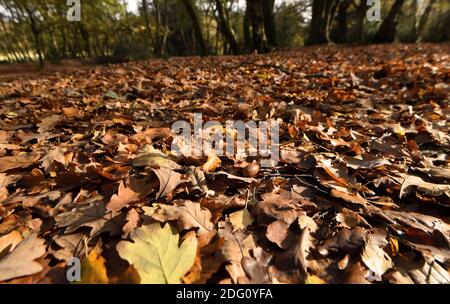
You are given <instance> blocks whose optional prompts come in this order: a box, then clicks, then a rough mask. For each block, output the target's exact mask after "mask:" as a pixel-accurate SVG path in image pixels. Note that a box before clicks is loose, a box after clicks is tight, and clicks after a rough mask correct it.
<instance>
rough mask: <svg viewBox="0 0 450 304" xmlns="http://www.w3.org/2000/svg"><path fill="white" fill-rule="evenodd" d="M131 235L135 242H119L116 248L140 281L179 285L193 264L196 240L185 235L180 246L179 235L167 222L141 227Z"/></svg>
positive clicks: (143, 282)
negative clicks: (185, 237)
mask: <svg viewBox="0 0 450 304" xmlns="http://www.w3.org/2000/svg"><path fill="white" fill-rule="evenodd" d="M130 237H131V239H132V240H133V242H134V243H131V242H128V241H121V242H119V243H118V244H117V251H118V252H119V255H120V257H121V258H123V259H125V260H126V261H128V262H129V263H130V265H132V266H133V267H134V268H135V269H136V270H137V271H138V273H139V276H140V278H141V283H142V284H178V283H180V280H181V277H182V276H183V275H184V274H186V273H187V272H188V271H189V269H190V268H191V267H192V265H193V264H194V260H195V255H196V252H197V239H196V238H195V237H190V238H187V239H185V240H184V241H183V242H182V243H181V245H180V246H179V245H178V239H179V235H178V234H176V233H174V232H173V231H172V229H171V227H170V225H169V224H165V225H164V227H163V228H161V225H160V224H152V225H147V226H142V227H141V228H137V229H135V230H134V231H132V232H131V234H130Z"/></svg>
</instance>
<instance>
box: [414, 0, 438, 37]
mask: <svg viewBox="0 0 450 304" xmlns="http://www.w3.org/2000/svg"><path fill="white" fill-rule="evenodd" d="M435 3H436V0H430V2H428V5H427V7H426V8H425V11H424V12H423V15H422V16H421V17H420V20H419V25H418V26H417V30H416V33H415V34H416V40H419V39H420V35H421V34H422V32H423V29H424V28H425V25H426V23H427V21H428V17H429V16H430V13H431V10H432V9H433V5H434V4H435Z"/></svg>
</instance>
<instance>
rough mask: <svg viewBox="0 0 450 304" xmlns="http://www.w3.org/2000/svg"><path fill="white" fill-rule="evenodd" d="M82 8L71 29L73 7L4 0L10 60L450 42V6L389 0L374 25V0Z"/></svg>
mask: <svg viewBox="0 0 450 304" xmlns="http://www.w3.org/2000/svg"><path fill="white" fill-rule="evenodd" d="M131 3H133V4H135V5H136V4H137V8H136V9H134V10H133V11H131V10H130V9H127V6H128V7H130V6H129V5H130V4H131ZM81 6H82V16H81V17H82V18H81V22H68V21H67V18H66V13H67V10H68V6H67V4H66V1H62V0H30V1H25V0H0V29H1V30H0V60H1V61H9V62H13V61H14V62H23V61H33V60H35V61H38V62H40V63H41V64H43V62H44V61H46V60H48V61H51V62H53V63H58V62H60V61H61V60H62V59H68V58H82V59H93V60H94V62H95V63H109V62H123V61H127V60H140V59H146V58H150V57H155V56H156V57H165V56H187V55H227V54H245V53H252V52H254V51H257V52H258V53H262V52H267V51H270V50H273V49H274V48H292V47H298V46H302V45H311V44H321V43H328V42H334V43H352V44H354V43H357V44H367V43H385V42H393V41H399V42H416V41H424V42H442V41H447V40H448V39H449V34H450V31H448V29H449V28H450V24H449V23H450V3H449V1H447V0H408V1H406V0H395V1H394V0H382V1H381V6H382V12H381V17H382V21H380V22H369V21H368V20H367V18H366V12H367V10H368V9H369V8H370V6H368V5H367V1H366V0H342V1H339V0H329V1H328V0H327V1H325V0H315V1H312V0H284V1H275V0H266V1H265V0H246V1H243V0H164V1H162V0H139V1H136V0H134V1H130V0H128V1H126V0H101V1H86V0H83V1H81Z"/></svg>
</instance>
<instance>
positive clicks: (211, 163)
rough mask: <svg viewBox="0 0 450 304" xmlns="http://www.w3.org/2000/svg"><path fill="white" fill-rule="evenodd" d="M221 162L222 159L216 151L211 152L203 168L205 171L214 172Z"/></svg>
mask: <svg viewBox="0 0 450 304" xmlns="http://www.w3.org/2000/svg"><path fill="white" fill-rule="evenodd" d="M221 163H222V161H221V160H220V158H219V157H217V155H216V153H211V154H210V155H208V160H207V161H206V163H204V164H203V166H202V169H203V171H205V172H213V171H214V170H216V169H217V167H219V166H220V164H221Z"/></svg>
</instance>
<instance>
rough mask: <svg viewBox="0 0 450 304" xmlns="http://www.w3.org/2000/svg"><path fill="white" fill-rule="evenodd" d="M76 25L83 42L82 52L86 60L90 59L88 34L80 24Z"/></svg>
mask: <svg viewBox="0 0 450 304" xmlns="http://www.w3.org/2000/svg"><path fill="white" fill-rule="evenodd" d="M77 23H78V28H79V30H80V34H81V38H82V39H83V42H84V50H85V52H86V55H87V57H88V58H91V57H92V48H91V41H90V38H89V32H88V31H87V30H86V28H85V27H84V26H83V24H82V23H81V22H77Z"/></svg>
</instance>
